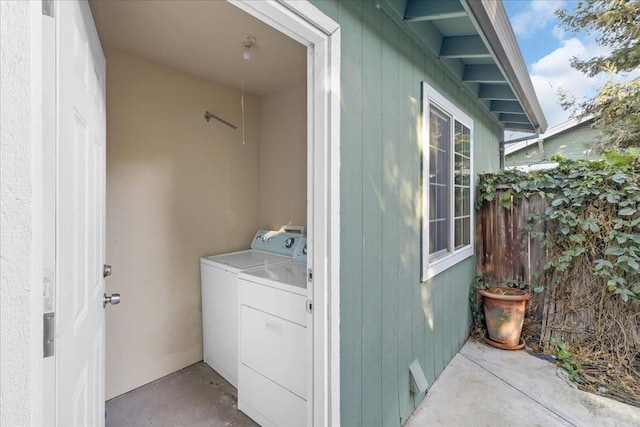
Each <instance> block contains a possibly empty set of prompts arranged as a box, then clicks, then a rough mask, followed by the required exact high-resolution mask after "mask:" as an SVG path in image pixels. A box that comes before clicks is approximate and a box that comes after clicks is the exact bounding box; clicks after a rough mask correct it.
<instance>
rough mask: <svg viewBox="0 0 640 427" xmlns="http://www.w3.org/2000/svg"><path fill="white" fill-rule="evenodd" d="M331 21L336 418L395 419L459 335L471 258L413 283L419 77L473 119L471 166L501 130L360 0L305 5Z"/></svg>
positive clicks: (481, 161) (487, 160)
mask: <svg viewBox="0 0 640 427" xmlns="http://www.w3.org/2000/svg"><path fill="white" fill-rule="evenodd" d="M312 3H313V4H314V5H316V6H317V7H318V8H319V9H320V10H322V11H323V12H324V13H325V14H327V15H328V16H330V17H331V18H333V19H334V20H335V21H336V22H338V24H340V27H341V40H342V41H341V51H342V55H341V57H342V59H341V67H342V68H341V106H342V116H341V125H340V126H341V164H342V167H341V188H340V191H341V270H340V286H341V295H340V298H341V307H340V310H341V319H340V325H341V326H340V333H341V344H340V345H341V348H340V357H341V372H340V375H341V422H342V425H343V426H345V427H351V426H366V427H374V426H399V425H401V424H403V423H404V422H405V421H406V420H407V418H408V417H409V416H410V415H411V413H412V412H413V410H414V409H415V407H417V405H418V404H419V403H420V401H421V400H422V398H423V397H424V396H413V395H412V393H411V392H410V391H409V364H410V363H411V361H412V360H413V359H415V358H417V359H418V360H419V362H420V365H421V366H422V368H423V370H424V372H425V375H426V376H427V379H428V380H429V383H433V381H434V380H435V378H436V377H437V376H438V375H439V374H440V372H442V370H443V369H444V367H445V366H446V364H447V363H448V362H449V361H450V360H451V359H452V357H453V356H454V355H455V353H456V352H457V351H458V350H459V348H460V346H461V344H462V342H463V341H464V339H465V338H466V336H467V331H468V325H469V322H470V318H469V309H468V304H467V300H468V289H469V285H470V283H471V281H472V278H473V276H474V275H475V260H474V259H473V258H469V259H467V260H466V261H464V262H462V263H460V264H458V265H456V266H455V267H453V268H451V269H449V270H447V271H445V272H443V273H442V274H440V275H438V276H436V277H435V278H433V279H431V280H429V281H428V282H426V283H420V258H421V257H420V241H421V237H420V200H421V196H420V167H421V159H420V147H419V139H418V132H419V128H418V126H419V119H420V114H421V82H422V81H427V82H428V83H429V84H431V85H432V86H433V87H434V88H436V89H437V90H438V91H440V92H441V93H442V94H444V95H447V96H448V97H449V99H451V100H452V101H453V102H454V103H455V104H456V105H457V106H458V107H459V108H461V109H462V110H463V111H465V112H466V113H467V114H469V115H470V116H471V117H473V118H474V127H475V128H474V137H475V162H476V163H475V167H476V172H483V171H492V170H497V169H498V167H499V151H498V150H499V146H498V141H499V137H500V134H501V130H500V128H499V127H498V125H497V124H496V123H495V122H493V121H492V120H491V119H490V118H489V116H488V114H487V113H486V112H485V111H484V110H482V109H481V108H480V107H479V106H478V105H477V104H476V103H475V102H474V101H473V100H472V99H471V98H470V95H469V94H468V92H466V91H462V90H461V89H460V84H458V83H456V82H455V81H454V80H453V79H451V78H450V77H449V75H448V74H446V72H444V70H443V69H442V66H441V65H440V64H439V63H438V60H437V59H436V58H434V57H433V56H431V55H430V54H427V53H425V52H424V51H423V50H422V49H421V48H420V47H419V46H418V45H417V44H415V43H414V42H412V40H411V39H410V38H409V37H408V36H407V34H406V33H404V32H403V31H402V30H401V29H400V28H399V27H398V26H397V25H396V24H395V23H394V22H393V21H392V20H391V19H390V18H389V17H387V16H386V15H385V14H384V13H383V12H382V11H381V10H379V9H377V8H376V7H375V4H374V3H373V2H369V1H331V0H327V1H322V0H320V1H312Z"/></svg>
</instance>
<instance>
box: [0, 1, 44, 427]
mask: <svg viewBox="0 0 640 427" xmlns="http://www.w3.org/2000/svg"><path fill="white" fill-rule="evenodd" d="M39 9H40V3H39V2H6V1H3V2H0V425H3V426H5V425H6V426H13V425H41V424H42V418H41V416H42V412H41V408H42V338H41V337H42V279H41V272H42V266H41V257H42V255H41V248H42V247H41V238H42V237H41V232H42V230H41V223H40V220H41V202H40V197H41V185H40V181H39V177H40V173H41V172H40V171H41V169H42V167H41V149H42V146H41V117H40V116H39V115H38V110H37V108H38V106H39V105H40V104H39V102H40V97H41V87H40V83H39V82H40V81H41V72H40V66H41V62H40V61H41V59H40V53H41V50H40V49H41V48H40V44H41V25H40V21H39V19H41V15H40V11H39Z"/></svg>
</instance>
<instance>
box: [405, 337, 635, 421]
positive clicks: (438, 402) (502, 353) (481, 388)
mask: <svg viewBox="0 0 640 427" xmlns="http://www.w3.org/2000/svg"><path fill="white" fill-rule="evenodd" d="M563 372H564V371H563V370H561V369H560V368H558V367H557V366H556V365H554V364H553V363H550V362H547V361H545V360H542V359H539V358H537V357H535V356H532V355H530V354H528V353H527V352H525V351H506V350H499V349H496V348H493V347H489V346H488V345H486V344H483V343H479V342H475V341H470V342H468V343H467V344H465V346H464V347H463V348H462V350H460V352H459V353H458V354H457V355H456V356H455V357H454V359H453V360H452V361H451V363H450V364H449V365H448V366H447V367H446V368H445V370H444V371H443V372H442V374H441V375H440V377H439V378H438V379H437V381H436V382H435V383H434V384H433V386H432V387H431V389H430V390H429V392H428V393H427V396H426V398H425V399H424V400H423V401H422V403H421V404H420V406H418V409H417V410H416V411H415V413H414V414H413V415H412V416H411V418H409V420H408V421H407V423H406V424H405V426H406V427H422V426H467V425H473V426H474V427H480V426H599V427H600V426H603V427H604V426H640V408H637V407H634V406H629V405H625V404H623V403H620V402H617V401H615V400H611V399H607V398H604V397H601V396H596V395H594V394H591V393H586V392H583V391H580V390H578V389H576V388H573V387H572V386H571V385H570V384H569V383H568V382H567V381H568V380H565V379H564V375H563Z"/></svg>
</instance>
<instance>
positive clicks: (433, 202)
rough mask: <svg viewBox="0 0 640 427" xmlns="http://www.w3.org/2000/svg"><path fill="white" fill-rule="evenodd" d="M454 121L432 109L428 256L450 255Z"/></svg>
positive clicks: (430, 112) (430, 115)
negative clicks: (452, 122) (442, 253)
mask: <svg viewBox="0 0 640 427" xmlns="http://www.w3.org/2000/svg"><path fill="white" fill-rule="evenodd" d="M450 126H451V119H450V118H449V117H448V116H447V115H446V114H444V113H443V112H442V111H440V110H439V109H437V108H435V107H433V106H431V108H430V109H429V253H430V254H436V253H438V252H443V251H445V252H447V251H449V230H450V223H449V222H450V217H451V213H450V209H451V207H450V200H451V199H450V197H451V196H452V195H451V182H450V179H451V178H450V177H451V166H450V164H451V155H452V153H451V130H450Z"/></svg>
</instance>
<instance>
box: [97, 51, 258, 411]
mask: <svg viewBox="0 0 640 427" xmlns="http://www.w3.org/2000/svg"><path fill="white" fill-rule="evenodd" d="M105 53H106V57H107V67H108V69H107V236H106V237H107V239H106V240H107V253H106V255H107V256H106V258H107V263H109V264H111V265H112V266H113V275H112V276H111V277H108V278H107V281H106V283H107V292H108V293H112V292H118V293H120V294H121V295H122V301H121V303H120V304H119V305H115V306H109V307H107V310H106V316H107V326H106V328H107V329H106V387H107V389H106V398H107V399H109V398H111V397H114V396H117V395H119V394H121V393H124V392H126V391H129V390H131V389H133V388H135V387H138V386H140V385H143V384H145V383H148V382H150V381H153V380H155V379H157V378H159V377H162V376H164V375H166V374H168V373H170V372H173V371H175V370H177V369H180V368H183V367H185V366H187V365H189V364H192V363H195V362H197V361H199V360H202V326H201V307H200V270H199V266H200V264H199V258H200V257H201V256H203V255H208V254H213V253H222V252H230V251H233V250H239V249H244V248H245V247H246V245H247V242H249V241H251V237H252V236H253V233H254V232H255V230H256V229H257V228H258V225H259V217H258V208H259V193H258V191H259V184H258V181H259V173H258V171H259V163H258V154H259V151H258V144H257V135H258V133H257V131H258V120H257V113H258V101H257V98H255V97H252V96H248V97H247V98H246V104H245V105H246V135H247V137H246V145H243V144H242V132H241V130H240V129H238V130H232V129H231V128H228V127H226V126H225V125H222V124H220V123H218V122H216V121H213V120H212V121H211V122H209V123H207V122H206V121H205V120H204V118H203V114H204V112H205V111H207V110H209V111H210V112H212V113H214V114H218V115H220V116H222V117H224V118H225V119H227V120H229V121H231V122H233V123H235V124H238V125H239V124H240V122H241V112H240V111H241V110H240V93H239V91H238V90H236V89H233V88H230V87H227V86H223V85H220V84H216V83H214V82H211V81H210V80H206V79H202V78H199V77H196V76H194V75H191V74H187V73H185V72H182V71H179V70H176V69H173V68H169V67H167V66H164V65H161V64H158V63H155V62H152V61H149V60H146V59H143V58H141V57H138V56H133V55H130V54H128V53H125V52H122V51H119V50H115V49H106V51H105Z"/></svg>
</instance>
